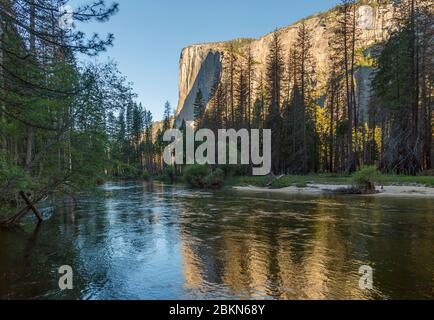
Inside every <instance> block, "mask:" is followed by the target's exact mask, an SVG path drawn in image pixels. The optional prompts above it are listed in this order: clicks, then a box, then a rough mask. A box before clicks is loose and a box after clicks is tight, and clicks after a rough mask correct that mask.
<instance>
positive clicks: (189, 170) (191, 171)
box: [183, 164, 210, 188]
mask: <svg viewBox="0 0 434 320" xmlns="http://www.w3.org/2000/svg"><path fill="white" fill-rule="evenodd" d="M209 173H210V168H209V166H208V165H199V164H194V165H189V166H187V167H186V168H185V170H184V177H183V178H184V181H185V182H186V183H187V184H188V185H190V186H191V187H193V188H205V182H204V179H205V177H206V176H208V174H209Z"/></svg>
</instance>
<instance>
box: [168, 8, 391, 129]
mask: <svg viewBox="0 0 434 320" xmlns="http://www.w3.org/2000/svg"><path fill="white" fill-rule="evenodd" d="M358 6H359V7H358V10H357V18H358V28H359V30H360V34H359V40H358V43H357V47H358V48H364V49H365V48H366V49H367V48H370V47H372V46H374V45H375V44H377V43H380V42H382V41H384V40H386V39H387V38H388V36H389V34H390V32H391V30H392V28H393V23H392V21H393V14H394V6H393V2H392V1H388V0H370V1H366V0H365V1H361V2H360V3H359V4H358ZM304 21H305V23H306V25H307V27H308V28H310V29H311V30H312V54H313V58H314V61H315V63H316V73H317V75H318V85H319V86H320V85H321V83H324V81H325V75H327V74H328V73H329V69H330V67H329V54H330V52H331V50H330V48H329V40H330V38H331V37H332V35H333V28H334V25H335V21H336V9H332V10H330V11H328V12H326V13H322V14H318V15H315V16H312V17H310V18H307V19H305V20H304ZM299 25H300V22H298V23H295V24H293V25H291V26H289V27H286V28H283V29H280V30H278V32H280V35H281V39H282V44H283V48H284V49H285V51H286V52H289V49H290V48H291V47H292V46H293V45H294V43H295V41H296V39H297V31H298V27H299ZM271 39H272V33H270V34H267V35H265V36H264V37H262V38H260V39H256V40H251V41H244V42H239V43H238V46H240V47H241V49H242V47H243V46H248V45H250V46H251V49H252V53H253V56H254V60H255V62H256V63H257V65H256V68H255V77H254V78H255V79H256V80H258V79H260V77H261V74H265V61H266V57H267V55H268V51H269V49H268V48H269V44H270V43H271ZM228 43H229V42H221V43H210V44H201V45H192V46H189V47H187V48H185V49H184V50H183V51H182V54H181V59H180V78H179V102H178V107H177V112H176V125H177V126H180V125H181V123H182V121H183V120H186V121H192V120H193V118H194V112H193V110H194V108H193V104H194V100H195V96H196V93H197V91H198V89H199V88H200V89H201V91H202V94H203V96H204V99H205V102H208V100H209V98H210V95H211V88H212V85H213V83H214V82H215V81H216V79H219V78H220V75H221V72H222V70H223V68H224V66H223V56H224V54H225V53H226V52H227V50H228ZM232 43H233V42H232ZM369 51H370V50H366V53H369ZM371 75H372V68H370V67H366V66H363V67H361V68H360V69H359V70H358V72H357V74H356V77H355V78H356V81H357V82H358V83H357V88H358V91H359V92H358V93H357V96H358V99H359V106H360V110H361V113H362V115H363V113H365V111H366V110H363V109H364V108H365V109H366V107H367V105H368V103H369V101H368V100H369V96H370V93H369V90H370V88H371ZM254 81H255V80H254Z"/></svg>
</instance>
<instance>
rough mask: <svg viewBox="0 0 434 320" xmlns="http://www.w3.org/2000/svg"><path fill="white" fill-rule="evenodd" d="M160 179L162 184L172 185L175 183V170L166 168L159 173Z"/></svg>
mask: <svg viewBox="0 0 434 320" xmlns="http://www.w3.org/2000/svg"><path fill="white" fill-rule="evenodd" d="M161 178H162V180H163V181H164V182H167V183H174V182H175V181H176V169H175V167H166V168H164V169H163V172H162V173H161Z"/></svg>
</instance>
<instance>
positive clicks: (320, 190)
mask: <svg viewBox="0 0 434 320" xmlns="http://www.w3.org/2000/svg"><path fill="white" fill-rule="evenodd" d="M350 187H351V185H330V184H308V185H307V186H306V187H296V186H291V187H284V188H278V189H273V188H267V187H255V186H243V187H241V186H238V187H237V186H235V187H233V188H234V189H235V190H237V191H249V192H271V193H286V194H306V195H319V194H325V193H339V190H341V189H342V188H350ZM376 189H377V192H378V193H375V194H370V195H368V196H374V197H425V198H433V199H434V188H433V187H424V186H384V187H377V188H376ZM365 196H366V195H365Z"/></svg>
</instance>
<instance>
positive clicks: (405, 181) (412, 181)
mask: <svg viewBox="0 0 434 320" xmlns="http://www.w3.org/2000/svg"><path fill="white" fill-rule="evenodd" d="M381 180H382V182H383V184H384V185H424V186H429V187H434V176H416V177H413V176H401V175H382V177H381ZM269 182H270V180H269V178H268V177H233V178H230V179H229V180H228V181H227V182H226V185H227V186H249V185H252V186H256V187H266V186H268V184H269ZM352 183H353V177H352V176H348V175H335V174H310V175H305V176H301V175H287V176H284V177H282V178H280V179H279V180H274V181H273V182H272V183H271V185H269V186H270V187H271V188H274V189H278V188H285V187H290V186H296V187H299V188H305V187H307V185H308V184H336V185H350V184H352Z"/></svg>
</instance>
